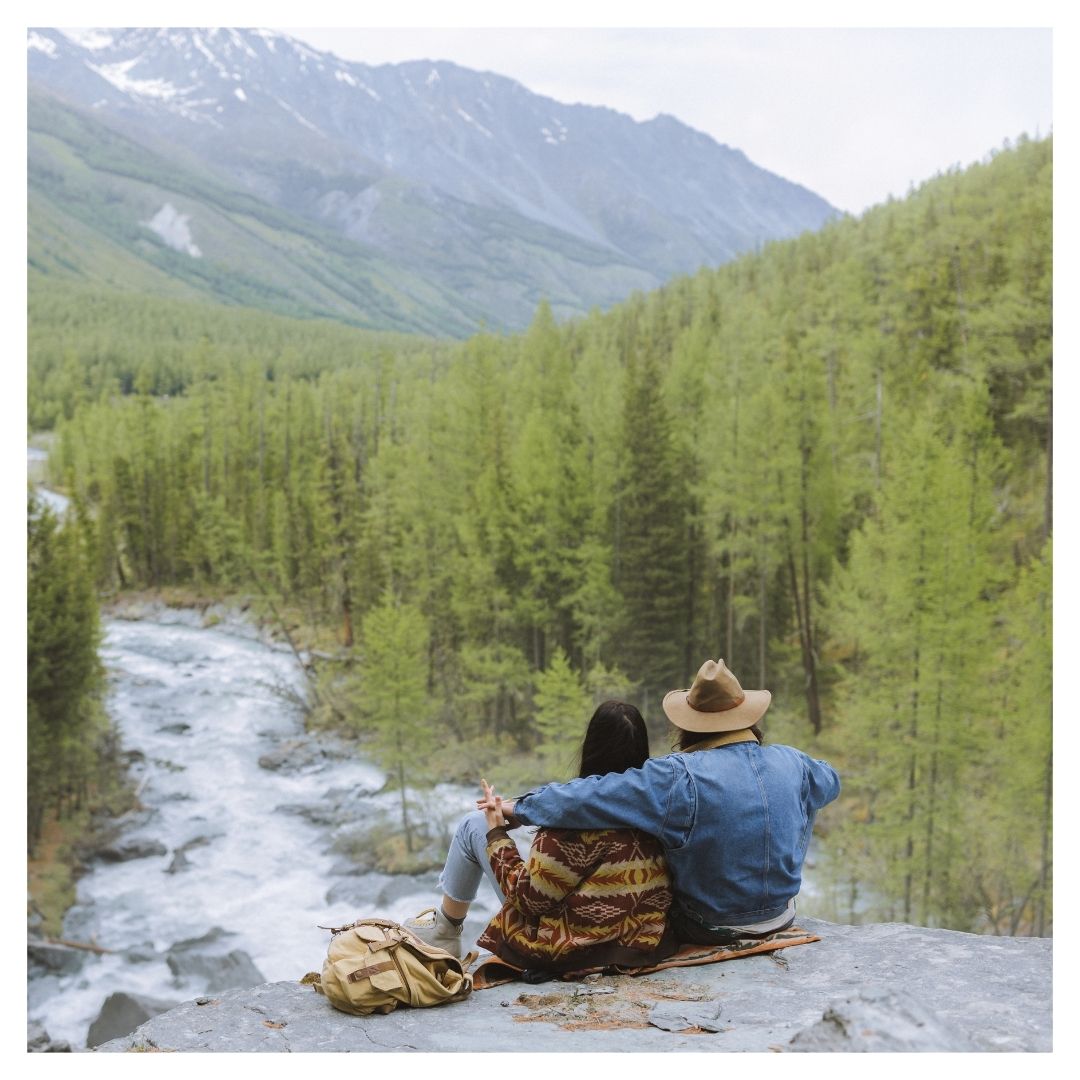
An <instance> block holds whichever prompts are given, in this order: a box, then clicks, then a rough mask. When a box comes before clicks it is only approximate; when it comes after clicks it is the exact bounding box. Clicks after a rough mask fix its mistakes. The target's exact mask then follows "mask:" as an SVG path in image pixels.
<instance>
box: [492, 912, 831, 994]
mask: <svg viewBox="0 0 1080 1080" xmlns="http://www.w3.org/2000/svg"><path fill="white" fill-rule="evenodd" d="M820 940H821V938H820V937H819V936H818V935H817V934H808V933H807V932H806V931H805V930H801V929H799V927H797V926H790V927H788V929H787V930H780V931H778V932H777V933H775V934H770V935H769V936H768V937H763V938H741V939H740V940H739V941H734V942H732V943H731V944H730V945H683V946H682V948H680V949H679V951H678V952H676V953H675V954H674V955H673V956H669V957H668V958H667V959H666V960H661V961H660V963H658V964H650V965H649V966H648V967H622V966H619V965H614V966H611V967H591V968H582V969H581V970H580V971H567V972H563V973H561V974H558V975H552V978H554V979H560V980H562V981H564V982H573V981H577V980H580V979H584V978H585V976H586V975H595V974H600V975H649V974H651V973H652V972H654V971H662V970H663V969H664V968H670V967H691V966H693V965H695V964H717V963H719V962H720V961H721V960H735V959H737V958H738V957H740V956H753V955H754V954H755V953H765V952H773V951H775V950H776V949H786V948H788V946H790V945H806V944H809V943H810V942H811V941H820ZM523 971H524V969H522V968H518V967H515V966H514V965H513V964H508V963H507V962H506V961H505V960H500V959H499V958H498V957H497V956H491V957H488V959H486V960H484V961H482V962H481V963H480V964H478V965H477V966H476V967H475V968H474V969H473V973H472V975H473V989H474V990H486V989H488V987H491V986H501V985H502V984H503V983H508V982H515V981H517V980H519V979H520V978H521V976H522V974H523Z"/></svg>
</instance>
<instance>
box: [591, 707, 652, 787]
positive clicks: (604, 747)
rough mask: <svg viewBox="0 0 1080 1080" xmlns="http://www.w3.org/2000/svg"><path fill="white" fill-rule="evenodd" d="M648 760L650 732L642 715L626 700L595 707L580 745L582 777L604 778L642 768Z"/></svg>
mask: <svg viewBox="0 0 1080 1080" xmlns="http://www.w3.org/2000/svg"><path fill="white" fill-rule="evenodd" d="M648 757H649V733H648V731H647V730H646V728H645V721H644V720H643V719H642V718H641V713H639V712H638V711H637V709H636V708H634V706H633V705H630V704H628V703H627V702H625V701H605V702H603V703H602V704H600V705H598V706H597V707H596V712H594V713H593V714H592V719H591V720H590V721H589V726H588V727H587V728H586V729H585V740H584V741H583V742H582V744H581V768H580V769H579V770H578V775H579V776H603V775H604V774H605V773H620V772H625V771H626V770H627V769H637V768H640V767H641V766H642V765H644V764H645V762H646V761H647V760H648Z"/></svg>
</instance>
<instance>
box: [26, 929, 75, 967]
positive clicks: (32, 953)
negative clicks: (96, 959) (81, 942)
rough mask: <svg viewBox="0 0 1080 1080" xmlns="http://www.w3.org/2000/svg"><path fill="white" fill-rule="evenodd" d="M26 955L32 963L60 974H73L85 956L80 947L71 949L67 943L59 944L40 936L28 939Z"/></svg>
mask: <svg viewBox="0 0 1080 1080" xmlns="http://www.w3.org/2000/svg"><path fill="white" fill-rule="evenodd" d="M26 955H27V958H28V960H30V961H31V962H32V963H33V964H37V965H38V966H39V967H41V968H43V969H45V970H46V971H55V972H57V973H59V974H61V975H73V974H74V973H75V972H76V971H80V970H81V969H82V966H83V964H85V963H86V957H87V953H86V952H85V951H84V950H82V949H73V948H71V947H70V946H69V945H59V944H56V943H54V942H51V941H45V940H44V939H42V938H30V939H28V941H27V943H26Z"/></svg>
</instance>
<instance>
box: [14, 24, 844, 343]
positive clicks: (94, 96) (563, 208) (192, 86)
mask: <svg viewBox="0 0 1080 1080" xmlns="http://www.w3.org/2000/svg"><path fill="white" fill-rule="evenodd" d="M81 40H82V41H83V42H84V43H85V42H89V43H90V45H92V46H93V47H92V48H88V47H86V45H85V44H80V43H79V42H78V41H76V40H72V39H71V38H70V37H69V36H67V35H66V34H64V33H62V32H60V31H57V30H49V29H36V30H30V31H29V33H28V38H27V51H28V72H29V77H30V79H31V83H32V84H38V85H41V86H44V87H46V88H48V90H49V91H50V92H51V93H53V94H54V95H56V96H59V97H60V98H61V99H63V100H65V101H66V102H67V103H68V104H69V105H72V106H75V107H77V108H81V109H82V110H84V111H85V112H86V113H88V114H91V115H94V116H95V117H96V118H98V119H100V120H101V121H103V122H105V123H107V124H108V125H109V126H112V127H115V128H116V129H118V130H120V131H122V132H123V133H124V134H126V135H127V136H128V137H129V138H134V139H136V140H137V141H139V142H141V143H144V144H146V145H148V146H149V147H151V148H152V149H153V150H155V151H156V152H157V153H159V154H160V155H162V156H176V155H180V156H182V157H183V159H184V160H185V163H187V164H188V165H193V164H194V163H196V162H197V163H198V164H199V166H200V167H201V168H204V169H206V170H207V171H209V172H212V173H213V174H214V175H216V176H217V177H218V179H219V180H220V181H221V182H222V183H225V184H227V185H229V186H233V187H236V188H238V189H242V190H246V191H248V192H249V193H250V194H253V195H255V196H257V197H258V198H260V199H262V200H263V201H265V202H268V203H270V204H272V205H274V206H276V207H278V208H279V209H282V210H286V211H288V212H289V213H291V214H293V215H295V216H297V217H300V218H304V219H306V220H308V221H311V222H315V223H317V224H319V225H321V226H323V227H324V228H326V229H328V230H330V231H332V232H336V233H338V234H340V235H343V236H345V237H347V238H348V239H350V240H352V241H353V242H355V243H357V244H360V245H361V246H363V247H364V248H366V249H370V250H371V252H372V253H373V254H378V255H381V256H383V257H385V258H389V259H391V261H394V262H396V263H398V264H399V265H402V268H403V269H405V270H407V271H408V272H409V273H410V274H411V275H414V276H418V277H421V278H427V279H433V280H432V283H433V284H436V285H438V286H440V287H442V288H445V289H448V290H449V291H450V292H451V293H452V294H454V295H456V296H459V297H461V298H462V300H463V301H464V305H463V306H464V307H465V308H466V309H468V308H470V307H477V306H478V307H479V308H480V309H481V311H482V316H481V317H480V318H476V317H471V322H470V325H471V326H472V327H473V328H474V329H475V328H477V327H478V325H479V323H480V322H481V321H485V322H487V323H489V324H490V325H492V326H495V327H499V328H520V327H521V326H523V325H525V324H527V322H528V320H529V319H530V318H531V315H532V312H533V311H534V310H535V306H536V304H537V303H538V302H539V300H540V299H544V298H546V299H548V300H550V301H551V303H552V306H553V310H555V311H556V313H557V314H559V315H561V316H566V315H572V314H581V313H583V312H585V311H587V310H589V309H590V308H591V307H594V306H600V307H607V306H610V305H611V304H612V303H615V302H617V301H618V300H620V299H623V298H625V296H626V295H628V293H629V292H631V291H633V290H634V289H651V288H655V287H657V286H659V285H661V284H663V283H664V282H665V281H667V280H670V279H671V277H673V276H676V275H678V274H681V273H687V272H693V271H695V270H696V269H698V268H699V267H701V266H705V265H716V264H719V263H722V262H725V261H727V260H729V259H730V258H733V257H735V256H737V255H739V254H741V253H744V252H746V251H751V250H754V249H756V248H759V247H760V246H761V245H762V244H764V243H767V242H769V241H771V240H774V239H784V238H787V237H790V236H793V235H797V234H798V233H800V232H802V231H805V230H806V229H816V228H817V227H819V226H820V225H822V224H824V223H825V222H826V221H828V220H831V219H832V218H833V217H835V216H836V215H837V211H835V210H834V208H832V207H831V206H829V204H828V203H826V202H825V201H824V200H823V199H820V198H819V197H818V196H816V195H814V194H813V193H812V192H810V191H809V190H808V189H806V188H805V187H803V186H802V185H799V184H794V183H792V182H790V181H787V180H784V179H782V178H780V177H778V176H776V175H775V174H772V173H770V172H768V171H767V170H764V169H761V168H759V167H758V166H756V165H754V164H753V163H752V162H750V161H749V159H748V158H747V157H746V155H745V154H743V153H742V152H741V151H739V150H736V149H732V148H731V147H728V146H726V145H724V144H722V143H719V142H717V141H716V140H714V139H712V138H711V137H710V136H708V135H706V134H705V133H703V132H699V131H696V130H694V129H693V128H690V127H688V126H687V125H685V124H683V123H682V122H681V121H679V120H678V119H676V118H674V117H671V116H670V115H668V114H658V115H657V116H656V117H653V118H651V119H649V120H644V121H638V120H635V119H633V118H632V117H630V116H627V115H625V114H623V113H619V112H617V111H616V110H613V109H609V108H607V107H605V106H594V105H586V104H580V103H578V104H566V103H562V102H558V101H556V100H555V99H553V98H548V97H544V96H543V95H538V94H534V93H533V92H532V91H530V90H528V89H527V88H526V87H525V86H524V85H522V84H521V83H519V82H517V81H515V80H513V79H511V78H508V77H507V76H503V75H499V74H497V73H491V72H484V73H480V72H475V71H473V70H472V69H469V68H465V67H462V66H460V65H458V64H456V63H454V62H452V61H430V60H411V61H406V62H403V63H399V64H383V65H366V64H362V63H359V62H356V61H347V60H342V59H341V58H339V57H336V56H334V55H333V54H331V53H325V52H319V51H317V50H314V49H311V48H310V47H308V46H306V45H304V44H303V43H302V42H299V41H297V40H296V39H293V38H289V37H288V36H286V35H283V34H277V33H275V32H272V31H262V30H239V29H225V30H222V29H218V30H197V29H185V30H175V29H168V28H161V29H135V30H119V31H110V32H108V33H104V32H100V31H99V32H97V36H96V37H87V36H86V35H82V38H81ZM193 220H196V219H193ZM537 227H540V228H541V230H549V231H547V232H539V233H538V232H537V231H536V229H537ZM568 247H569V248H570V249H571V250H569V251H568V250H567V248H568ZM403 253H404V254H403ZM598 266H600V267H602V268H603V269H602V272H601V271H600V270H598V269H597V268H598ZM466 321H470V317H469V316H468V315H466ZM455 332H458V333H460V332H461V331H460V330H457V331H455Z"/></svg>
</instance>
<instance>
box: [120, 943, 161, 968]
mask: <svg viewBox="0 0 1080 1080" xmlns="http://www.w3.org/2000/svg"><path fill="white" fill-rule="evenodd" d="M122 955H123V957H124V959H125V960H126V961H127V962H128V963H129V964H149V963H150V962H151V961H153V960H156V959H157V958H158V953H157V949H155V948H154V943H153V942H152V941H144V942H142V943H141V944H140V945H132V946H131V947H130V948H127V949H125V950H124V951H123V953H122Z"/></svg>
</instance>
